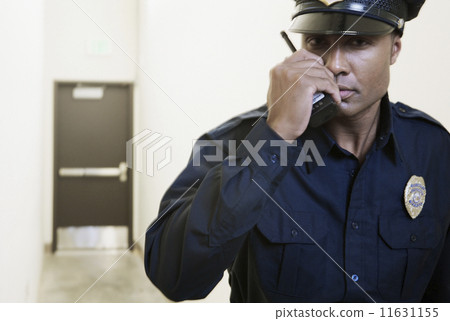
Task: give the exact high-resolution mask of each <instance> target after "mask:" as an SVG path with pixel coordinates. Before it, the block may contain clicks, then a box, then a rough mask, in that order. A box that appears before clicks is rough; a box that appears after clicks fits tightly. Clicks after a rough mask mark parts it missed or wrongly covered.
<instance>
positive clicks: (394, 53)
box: [391, 35, 402, 65]
mask: <svg viewBox="0 0 450 321" xmlns="http://www.w3.org/2000/svg"><path fill="white" fill-rule="evenodd" d="M400 51H402V38H401V37H400V36H399V35H393V36H392V50H391V65H393V64H395V62H396V61H397V58H398V55H399V54H400Z"/></svg>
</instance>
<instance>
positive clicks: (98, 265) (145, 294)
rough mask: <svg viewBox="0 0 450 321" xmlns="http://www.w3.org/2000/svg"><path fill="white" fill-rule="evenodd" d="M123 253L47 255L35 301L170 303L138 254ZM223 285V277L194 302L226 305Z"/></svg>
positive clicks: (73, 251)
mask: <svg viewBox="0 0 450 321" xmlns="http://www.w3.org/2000/svg"><path fill="white" fill-rule="evenodd" d="M124 252H125V251H123V250H120V251H119V250H64V251H61V250H59V251H57V252H56V253H55V254H50V253H47V254H46V255H45V257H44V264H43V271H42V277H41V286H40V291H39V295H38V301H39V302H67V303H70V302H99V303H103V302H112V303H115V302H124V303H127V302H136V303H139V302H155V303H163V302H171V301H169V300H168V299H166V298H165V297H164V295H162V294H161V292H159V290H158V289H156V288H155V287H154V286H153V284H152V283H151V282H150V281H149V280H148V279H147V276H146V275H145V271H144V266H143V262H142V257H141V256H140V255H139V254H138V252H136V251H133V252H131V251H128V252H127V253H126V254H124V255H123V253H124ZM122 255H123V256H122ZM119 258H120V259H119ZM118 259H119V260H118ZM102 275H103V276H102ZM99 278H100V279H99ZM94 283H95V284H94ZM226 283H227V281H226V280H225V278H224V280H222V281H221V282H220V283H219V285H218V286H217V287H216V289H215V290H214V291H213V293H211V294H210V295H209V296H208V297H207V298H206V299H204V300H200V301H196V302H199V303H200V302H228V295H229V294H228V292H229V290H228V285H227V284H226Z"/></svg>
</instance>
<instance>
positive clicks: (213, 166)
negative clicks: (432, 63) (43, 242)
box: [145, 0, 450, 302]
mask: <svg viewBox="0 0 450 321" xmlns="http://www.w3.org/2000/svg"><path fill="white" fill-rule="evenodd" d="M296 2H297V7H296V8H297V13H296V14H295V15H294V19H293V22H292V25H291V31H294V32H299V33H302V34H303V38H302V49H301V50H299V51H297V52H295V53H294V54H293V55H292V56H290V57H288V58H287V59H286V60H285V61H284V62H282V63H280V64H279V65H277V66H276V67H274V68H273V69H272V70H271V73H270V81H271V82H270V88H269V91H268V97H267V106H264V107H261V108H259V109H257V110H253V111H251V112H248V113H245V114H242V115H240V116H238V117H236V118H234V119H231V120H230V121H228V122H226V123H224V124H223V125H221V126H219V127H218V128H216V129H214V130H212V131H210V132H209V133H207V134H205V135H204V136H202V137H201V138H200V140H199V141H201V142H203V143H202V144H203V146H204V147H201V144H199V145H198V146H196V148H194V151H193V155H192V157H191V160H190V162H189V164H188V166H187V168H186V169H185V170H184V171H183V172H182V173H181V175H180V176H179V177H178V178H177V179H176V181H175V182H174V183H173V185H172V186H171V187H170V189H169V190H168V191H167V192H166V194H165V196H164V198H163V200H162V203H161V208H160V214H159V217H158V219H157V220H156V221H155V222H154V223H153V224H152V225H151V228H150V229H149V230H148V232H147V239H146V249H145V254H146V257H145V266H146V272H147V275H148V276H149V278H150V279H151V280H152V282H153V283H154V284H155V285H156V286H157V287H158V288H159V289H160V290H161V291H162V292H163V293H164V294H165V295H166V296H167V297H168V298H170V299H172V300H176V301H178V300H185V299H199V298H203V297H205V296H206V295H207V294H208V293H209V292H210V291H211V290H212V289H213V288H214V286H215V285H216V284H217V282H219V280H220V279H221V278H222V275H223V272H224V271H225V270H226V269H228V272H229V274H230V285H231V298H230V300H231V302H427V301H431V302H449V301H450V277H449V273H448V271H449V270H450V236H449V225H450V199H449V196H450V184H449V181H450V170H449V168H448V164H449V160H450V136H449V134H448V132H447V131H446V130H445V129H444V128H443V127H442V126H441V125H440V124H439V123H438V122H437V121H435V120H434V119H432V118H431V117H429V116H428V115H426V114H424V113H423V112H420V111H418V110H416V109H413V108H411V107H408V106H406V105H404V104H401V103H396V104H393V103H391V102H389V99H388V96H387V89H388V85H389V69H390V66H391V65H392V64H394V63H395V61H396V60H397V58H398V56H399V54H400V51H401V47H402V46H401V36H402V34H403V29H404V22H405V20H406V21H407V20H411V19H412V18H414V17H416V16H417V14H418V12H419V10H420V8H421V6H422V4H423V2H424V0H422V1H420V0H342V1H339V0H338V1H324V0H323V1H322V0H321V1H318V0H297V1H296ZM317 92H323V93H326V94H328V95H330V96H331V97H332V98H333V100H334V101H335V102H336V104H337V105H338V112H337V115H336V116H335V117H334V118H332V119H331V120H330V121H328V122H326V123H325V124H323V125H322V126H319V127H316V128H314V127H312V126H309V125H308V124H309V122H310V115H311V110H312V102H313V95H314V94H315V93H317ZM205 140H209V141H210V142H213V144H215V146H212V144H210V145H208V144H205V143H204V141H205ZM234 144H236V146H237V149H236V150H235V145H234ZM220 147H223V152H224V153H225V155H228V157H227V158H225V159H224V160H218V159H216V158H217V157H214V156H213V155H215V154H216V153H217V150H219V149H220ZM234 150H235V151H234ZM207 155H208V156H207Z"/></svg>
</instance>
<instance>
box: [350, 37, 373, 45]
mask: <svg viewBox="0 0 450 321" xmlns="http://www.w3.org/2000/svg"><path fill="white" fill-rule="evenodd" d="M351 44H352V45H353V46H355V47H365V46H367V45H368V44H369V43H368V42H367V41H366V40H365V39H363V38H355V39H353V40H352V42H351Z"/></svg>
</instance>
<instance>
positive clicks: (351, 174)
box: [350, 169, 356, 177]
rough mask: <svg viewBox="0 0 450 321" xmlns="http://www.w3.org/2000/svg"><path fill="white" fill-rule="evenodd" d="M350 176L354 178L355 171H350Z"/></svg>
mask: <svg viewBox="0 0 450 321" xmlns="http://www.w3.org/2000/svg"><path fill="white" fill-rule="evenodd" d="M350 176H351V177H355V176H356V169H352V170H351V171H350Z"/></svg>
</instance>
